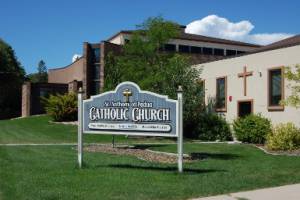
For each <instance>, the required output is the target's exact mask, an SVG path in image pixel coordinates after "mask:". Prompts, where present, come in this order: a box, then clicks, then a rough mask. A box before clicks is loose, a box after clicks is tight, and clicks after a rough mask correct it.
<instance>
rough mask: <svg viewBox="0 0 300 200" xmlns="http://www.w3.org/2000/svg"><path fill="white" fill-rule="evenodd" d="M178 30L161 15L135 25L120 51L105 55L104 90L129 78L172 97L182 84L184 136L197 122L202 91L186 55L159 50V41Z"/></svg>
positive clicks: (160, 45) (160, 44)
mask: <svg viewBox="0 0 300 200" xmlns="http://www.w3.org/2000/svg"><path fill="white" fill-rule="evenodd" d="M179 33H180V27H179V25H178V24H176V23H174V22H171V21H166V20H164V19H163V18H161V17H155V18H149V19H147V20H146V21H145V22H144V23H143V24H141V25H139V26H137V30H136V31H135V32H134V33H133V35H132V37H131V38H130V42H129V43H127V44H125V45H124V49H123V52H122V54H121V55H119V56H114V55H113V54H112V53H111V54H110V55H109V56H108V59H107V60H106V65H105V74H106V76H105V83H104V87H105V88H104V90H105V91H107V90H112V89H114V88H115V87H116V86H117V85H118V84H119V83H120V82H123V81H132V82H135V83H137V84H138V85H140V87H141V88H142V89H143V90H149V91H152V92H156V93H160V94H165V95H168V96H169V97H170V98H174V99H176V98H177V93H176V90H177V88H178V86H179V85H182V86H183V89H184V113H183V115H184V125H185V135H186V136H188V135H190V134H192V131H193V130H194V127H195V126H196V125H197V123H198V122H197V118H198V115H199V113H200V111H201V109H202V108H203V105H202V104H203V101H202V100H203V97H202V94H203V92H202V90H201V86H200V85H199V84H198V83H197V80H198V79H199V75H200V71H198V70H196V69H195V68H193V67H191V63H190V60H189V58H188V57H186V56H183V55H179V54H177V53H169V52H168V53H167V52H162V51H161V48H162V47H163V45H164V44H165V43H167V42H168V41H169V40H170V39H171V38H175V37H176V36H178V34H179Z"/></svg>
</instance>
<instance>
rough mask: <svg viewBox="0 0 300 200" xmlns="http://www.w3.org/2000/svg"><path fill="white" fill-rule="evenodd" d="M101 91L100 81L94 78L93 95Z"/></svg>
mask: <svg viewBox="0 0 300 200" xmlns="http://www.w3.org/2000/svg"><path fill="white" fill-rule="evenodd" d="M99 93H100V81H99V80H94V81H92V91H91V95H95V94H99Z"/></svg>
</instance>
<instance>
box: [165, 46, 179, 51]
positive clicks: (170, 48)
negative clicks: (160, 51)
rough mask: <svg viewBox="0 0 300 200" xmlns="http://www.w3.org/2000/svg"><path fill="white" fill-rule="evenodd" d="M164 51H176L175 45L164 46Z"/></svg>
mask: <svg viewBox="0 0 300 200" xmlns="http://www.w3.org/2000/svg"><path fill="white" fill-rule="evenodd" d="M164 47H165V51H176V45H175V44H165V46H164Z"/></svg>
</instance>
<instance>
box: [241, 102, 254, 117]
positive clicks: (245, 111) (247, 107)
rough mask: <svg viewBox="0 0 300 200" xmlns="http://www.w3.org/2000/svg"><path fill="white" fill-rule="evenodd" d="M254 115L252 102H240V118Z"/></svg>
mask: <svg viewBox="0 0 300 200" xmlns="http://www.w3.org/2000/svg"><path fill="white" fill-rule="evenodd" d="M251 113H252V101H242V102H238V116H239V117H245V116H247V115H250V114H251Z"/></svg>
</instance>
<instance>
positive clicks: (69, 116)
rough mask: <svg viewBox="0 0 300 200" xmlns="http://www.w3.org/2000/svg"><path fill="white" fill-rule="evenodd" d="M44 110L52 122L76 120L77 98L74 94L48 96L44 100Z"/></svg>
mask: <svg viewBox="0 0 300 200" xmlns="http://www.w3.org/2000/svg"><path fill="white" fill-rule="evenodd" d="M43 102H44V104H45V110H46V112H47V114H48V115H50V116H51V117H52V118H53V120H54V121H74V120H77V96H76V94H75V93H68V94H65V95H60V94H57V95H50V97H49V98H44V99H43Z"/></svg>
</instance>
